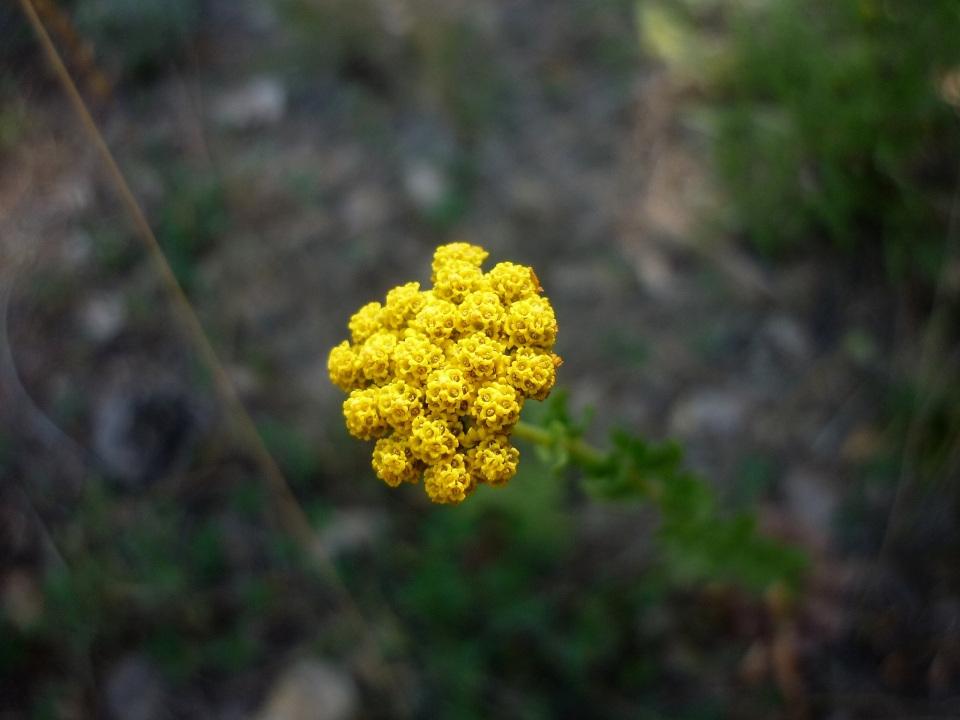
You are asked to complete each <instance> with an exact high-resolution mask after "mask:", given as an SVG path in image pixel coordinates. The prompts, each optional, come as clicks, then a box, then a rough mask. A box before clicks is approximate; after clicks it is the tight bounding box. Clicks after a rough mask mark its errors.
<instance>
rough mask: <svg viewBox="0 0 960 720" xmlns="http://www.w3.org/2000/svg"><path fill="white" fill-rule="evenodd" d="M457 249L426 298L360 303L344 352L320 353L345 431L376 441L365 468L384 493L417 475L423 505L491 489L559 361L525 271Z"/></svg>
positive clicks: (400, 290) (551, 327)
mask: <svg viewBox="0 0 960 720" xmlns="http://www.w3.org/2000/svg"><path fill="white" fill-rule="evenodd" d="M486 258H487V252H486V251H485V250H484V249H483V248H481V247H478V246H476V245H470V244H468V243H451V244H450V245H444V246H442V247H439V248H437V251H436V253H435V254H434V258H433V265H432V270H433V274H432V276H431V281H432V282H433V288H432V289H430V290H421V289H420V284H419V283H416V282H411V283H407V284H405V285H401V286H399V287H396V288H394V289H393V290H391V291H390V292H389V293H387V297H386V301H385V303H384V304H383V305H381V304H380V303H378V302H372V303H369V304H367V305H364V306H363V307H362V308H361V309H360V310H359V311H358V312H357V313H356V314H355V315H354V316H353V317H352V318H351V319H350V323H349V329H350V336H351V338H352V341H353V342H352V344H351V343H350V342H347V341H344V342H343V343H341V344H340V345H337V346H336V347H335V348H333V350H331V351H330V357H329V359H328V361H327V370H328V371H329V373H330V380H331V382H333V383H334V384H335V385H337V386H338V387H340V388H341V389H342V390H344V391H345V392H348V393H349V394H350V395H349V397H348V398H347V399H346V401H345V402H344V403H343V414H344V417H345V419H346V423H347V429H348V430H349V431H350V433H351V434H352V435H354V436H355V437H358V438H360V439H362V440H372V439H375V438H379V439H378V440H377V443H376V446H375V448H374V451H373V469H374V470H375V471H376V473H377V476H378V477H380V478H381V479H382V480H383V481H384V482H386V483H387V484H388V485H390V486H391V487H397V486H398V485H400V484H401V483H404V482H410V483H416V482H418V481H419V479H420V477H421V475H422V476H423V480H424V487H425V489H426V491H427V495H428V496H429V497H430V499H431V500H433V501H434V502H437V503H444V504H448V505H456V504H458V503H460V502H462V501H463V500H464V498H466V497H468V496H469V495H470V494H471V493H473V492H474V490H476V488H477V486H478V485H480V484H486V485H489V486H491V487H502V486H503V485H505V484H506V483H507V482H508V481H509V480H510V478H511V477H513V475H514V474H515V473H516V470H517V463H518V461H519V458H520V453H519V452H518V451H517V450H516V448H514V447H513V446H512V445H511V444H510V435H511V433H512V432H513V428H514V425H516V423H517V421H518V420H519V418H520V410H521V409H522V408H523V403H524V401H525V400H527V399H534V400H544V399H545V398H546V397H547V396H548V395H549V394H550V390H551V388H553V384H554V382H555V380H556V375H557V373H556V369H557V367H559V365H560V362H561V361H560V358H559V357H557V356H556V355H554V354H553V353H552V352H551V348H552V347H553V344H554V342H555V341H556V336H557V321H556V317H555V316H554V313H553V308H552V307H551V306H550V303H549V301H548V300H547V299H546V298H545V297H543V296H541V295H540V293H541V292H543V290H542V288H541V287H540V283H539V281H538V280H537V276H536V275H535V274H534V272H533V270H532V269H530V268H528V267H524V266H522V265H515V264H513V263H508V262H506V263H500V264H499V265H497V266H495V267H494V268H493V269H492V270H490V271H489V272H488V273H484V272H483V271H482V269H481V265H482V264H483V261H484V260H486Z"/></svg>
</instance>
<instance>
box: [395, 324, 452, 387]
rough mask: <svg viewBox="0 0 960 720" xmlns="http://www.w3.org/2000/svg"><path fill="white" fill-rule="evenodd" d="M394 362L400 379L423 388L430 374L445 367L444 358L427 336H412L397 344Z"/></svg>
mask: <svg viewBox="0 0 960 720" xmlns="http://www.w3.org/2000/svg"><path fill="white" fill-rule="evenodd" d="M393 360H394V365H395V366H396V371H397V377H398V378H400V379H401V380H405V381H406V382H408V383H411V384H413V385H417V386H422V385H423V384H424V383H425V382H426V381H427V377H428V376H429V375H430V373H432V372H433V371H434V370H437V369H439V368H440V367H441V366H442V365H443V362H444V356H443V350H441V349H440V348H439V347H437V346H436V345H434V344H433V343H432V342H430V340H429V339H428V338H427V337H426V336H424V335H411V336H409V337H406V338H404V339H403V340H402V341H401V342H400V343H398V344H397V347H396V348H395V349H394V351H393Z"/></svg>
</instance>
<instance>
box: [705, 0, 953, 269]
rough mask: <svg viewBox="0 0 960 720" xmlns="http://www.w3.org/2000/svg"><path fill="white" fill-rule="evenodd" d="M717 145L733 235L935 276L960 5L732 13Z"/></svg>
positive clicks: (821, 4) (819, 3)
mask: <svg viewBox="0 0 960 720" xmlns="http://www.w3.org/2000/svg"><path fill="white" fill-rule="evenodd" d="M731 18H732V21H731V26H732V36H733V43H732V57H731V58H730V71H729V75H728V76H727V77H726V79H725V81H724V82H721V83H720V84H719V85H718V90H719V92H720V96H721V98H722V109H721V111H720V113H719V122H718V125H717V137H716V146H715V151H716V161H717V167H718V170H719V176H720V178H721V180H722V182H723V184H724V185H725V187H726V190H727V191H728V192H729V195H730V198H731V200H732V202H733V208H734V212H735V217H734V218H733V223H734V225H735V227H737V228H739V229H741V230H743V231H744V232H745V233H746V234H747V235H748V236H749V238H750V240H751V241H752V242H753V243H754V244H755V245H756V246H757V247H758V248H759V249H761V250H763V251H767V252H772V251H779V250H783V249H787V248H792V247H796V246H799V245H801V244H803V243H806V242H808V241H810V240H812V239H814V238H818V237H819V238H826V239H827V240H828V241H829V242H830V243H831V244H832V245H833V246H835V247H837V248H841V249H844V250H855V249H857V248H862V247H864V246H865V245H868V244H877V245H880V246H882V251H883V255H884V258H885V260H886V264H887V267H888V270H889V271H890V273H891V274H892V275H893V276H894V277H899V278H902V277H904V276H905V275H914V276H916V275H921V276H924V275H925V276H927V277H929V276H930V275H932V274H933V273H934V272H935V270H936V267H937V265H938V262H939V255H940V251H941V249H942V245H943V236H944V232H945V229H946V225H947V216H948V214H949V198H950V195H951V193H952V191H953V189H954V185H955V183H956V175H957V167H956V166H957V159H958V158H960V122H958V119H957V115H956V108H955V107H952V106H951V104H950V103H951V102H956V101H957V99H958V98H957V96H956V90H955V89H953V90H951V88H954V86H955V85H956V84H957V72H958V69H960V4H958V3H957V2H955V0H930V1H929V2H922V3H918V2H913V1H912V0H889V1H886V2H880V1H879V0H830V1H829V2H827V1H823V0H776V1H772V2H765V3H761V4H759V5H754V6H751V7H750V8H749V9H747V8H739V9H737V10H735V11H733V12H732V13H731Z"/></svg>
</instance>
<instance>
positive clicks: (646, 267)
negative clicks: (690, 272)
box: [632, 243, 678, 301]
mask: <svg viewBox="0 0 960 720" xmlns="http://www.w3.org/2000/svg"><path fill="white" fill-rule="evenodd" d="M632 259H633V266H634V269H635V271H636V275H637V280H638V281H639V282H640V285H641V286H642V287H643V289H644V290H645V291H646V292H647V294H648V295H650V297H652V298H654V299H656V300H661V301H666V300H672V299H674V298H676V297H677V295H678V293H677V282H676V272H675V271H674V269H673V262H672V261H671V260H670V257H669V256H668V255H667V253H665V252H664V251H663V250H660V249H659V248H657V247H656V246H654V245H653V244H652V243H644V244H643V245H641V246H639V247H637V248H636V249H635V250H634V252H633V258H632Z"/></svg>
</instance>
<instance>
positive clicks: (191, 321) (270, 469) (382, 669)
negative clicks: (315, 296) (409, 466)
mask: <svg viewBox="0 0 960 720" xmlns="http://www.w3.org/2000/svg"><path fill="white" fill-rule="evenodd" d="M20 5H21V7H22V8H23V11H24V13H25V14H26V15H27V18H28V20H29V21H30V24H31V26H32V27H33V30H34V32H35V34H36V36H37V39H38V40H39V42H40V44H41V46H42V47H43V51H44V54H45V55H46V56H47V60H48V61H49V62H50V65H51V66H52V69H53V71H54V73H55V74H56V76H57V80H58V81H59V82H60V85H61V86H62V87H63V90H64V92H66V94H67V96H68V97H69V99H70V102H71V104H72V105H73V107H74V110H76V112H77V115H79V117H80V121H81V123H82V125H83V127H84V131H85V132H86V134H87V136H88V137H89V139H90V141H91V142H92V143H93V144H94V146H95V147H96V150H97V152H98V154H99V155H100V158H101V159H102V160H103V163H104V165H105V166H106V169H107V172H108V174H109V176H110V180H111V181H112V183H113V185H114V188H115V189H116V191H117V193H118V194H119V196H120V200H121V202H122V203H123V205H124V208H125V209H126V211H127V213H128V214H129V215H130V218H131V220H133V222H134V225H135V226H136V229H137V232H138V234H139V235H140V238H141V239H142V240H143V242H144V245H145V246H146V249H147V251H148V253H149V254H150V256H151V257H152V259H153V261H154V265H155V266H156V269H157V271H158V272H159V274H160V280H161V282H162V284H163V286H164V287H165V289H166V290H167V292H168V293H169V295H170V297H171V298H172V300H173V302H174V304H175V305H176V307H177V309H178V311H179V315H180V318H181V320H182V321H183V323H184V324H185V326H186V329H187V331H188V332H189V334H190V336H191V338H192V339H193V341H194V343H195V344H196V347H197V348H198V349H199V350H200V354H201V355H202V357H203V359H204V361H205V363H206V365H207V366H208V368H209V369H210V371H211V372H212V373H213V377H214V382H215V384H216V388H217V392H218V393H219V395H220V397H221V399H222V400H223V401H225V402H226V404H227V406H228V407H229V409H230V417H231V418H232V420H233V421H234V423H236V430H238V431H239V432H240V434H241V436H242V437H243V438H244V439H245V440H246V441H247V442H248V443H249V448H250V449H251V451H252V453H253V456H254V459H255V460H256V463H257V465H258V466H259V468H260V471H261V472H262V473H263V475H264V478H265V479H266V482H267V484H268V487H269V490H270V496H271V498H272V500H273V510H274V511H275V512H276V514H277V516H278V519H279V521H280V524H281V526H282V527H283V529H284V530H285V531H286V532H287V534H288V535H289V536H290V537H291V539H292V540H293V541H294V542H296V543H297V545H299V546H300V547H301V548H302V549H303V550H304V551H305V552H306V554H307V556H308V557H309V558H310V559H311V561H312V562H313V564H314V566H315V569H316V570H317V571H318V572H319V573H320V574H321V575H322V576H323V578H324V579H325V580H326V581H327V583H328V584H329V586H330V588H331V589H332V590H333V592H334V594H335V596H336V598H337V601H338V602H339V604H340V607H341V609H342V612H343V613H344V615H345V616H346V618H347V620H348V621H349V623H350V624H351V625H352V626H353V628H354V631H355V632H357V633H358V635H359V636H360V637H361V638H362V647H361V649H362V650H363V655H364V660H365V663H366V664H367V665H368V667H367V668H365V670H367V671H368V673H369V674H370V675H371V676H372V679H374V680H375V681H376V682H377V684H378V685H380V686H381V689H382V690H385V691H388V692H389V694H391V695H392V696H393V697H394V701H395V702H396V708H395V711H396V713H397V715H398V716H399V717H404V718H406V717H412V709H411V707H410V704H409V702H408V700H407V697H406V693H405V691H404V690H403V688H402V686H401V684H400V682H399V680H398V679H397V677H396V676H395V674H394V673H393V671H392V670H391V668H390V667H389V666H388V664H387V662H386V660H385V659H384V657H383V654H382V653H381V651H380V647H379V644H378V643H377V640H376V637H375V636H374V633H373V631H372V629H371V628H370V626H369V625H368V624H367V622H366V621H365V620H364V618H363V615H362V613H361V612H360V609H359V607H358V606H357V603H356V601H355V600H354V599H353V596H352V595H351V594H350V591H349V589H348V588H347V587H346V585H345V584H344V582H343V580H342V579H341V577H340V575H339V573H338V572H337V569H336V567H335V565H334V564H333V561H332V560H331V558H330V554H329V552H328V550H327V547H326V546H325V544H324V543H323V541H322V540H321V539H320V538H319V537H318V536H317V534H316V533H315V532H314V530H313V528H312V527H311V525H310V522H309V520H308V519H307V516H306V514H305V513H304V511H303V508H302V507H300V504H299V503H298V502H297V499H296V497H295V496H294V494H293V491H292V490H291V489H290V486H289V484H288V483H287V481H286V479H285V478H284V476H283V473H282V471H281V470H280V468H279V466H278V465H277V463H276V461H275V460H274V459H273V456H272V455H271V454H270V451H269V450H268V449H267V446H266V444H265V443H264V442H263V438H261V437H260V433H259V432H258V431H257V429H256V426H255V425H254V422H253V420H252V418H251V417H250V415H249V413H248V412H247V410H246V408H244V406H243V403H242V402H241V401H240V398H239V396H238V395H237V392H236V389H235V388H234V387H233V384H232V383H231V382H230V379H229V377H228V376H227V372H226V370H225V369H224V367H223V365H222V364H221V363H220V360H219V359H218V358H217V354H216V352H215V351H214V349H213V346H212V345H211V344H210V341H209V340H208V339H207V336H206V334H205V333H204V331H203V327H202V326H201V324H200V321H199V320H198V319H197V316H196V314H195V313H194V311H193V308H192V307H191V305H190V302H189V301H188V300H187V297H186V295H184V292H183V289H182V288H181V287H180V284H179V283H178V282H177V279H176V277H175V276H174V274H173V270H172V269H171V267H170V264H169V263H168V262H167V259H166V256H164V254H163V250H162V249H161V248H160V244H159V243H158V242H157V238H156V236H155V235H154V234H153V230H152V229H151V228H150V224H149V223H148V222H147V219H146V217H145V216H144V214H143V211H142V210H141V209H140V206H139V204H138V203H137V201H136V199H135V198H134V196H133V193H132V192H131V190H130V187H129V185H128V184H127V182H126V179H125V178H124V176H123V173H122V172H121V171H120V168H119V167H118V166H117V163H116V161H115V160H114V158H113V154H112V153H111V152H110V149H109V147H107V144H106V142H105V141H104V139H103V136H102V135H101V133H100V130H99V128H98V127H97V124H96V122H95V121H94V119H93V117H92V116H91V114H90V111H89V109H88V108H87V105H86V103H85V102H84V100H83V97H82V96H81V95H80V92H79V91H78V90H77V87H76V85H75V84H74V82H73V79H72V78H71V77H70V73H69V71H68V70H67V68H66V66H65V65H64V62H63V60H62V58H61V57H60V54H59V52H58V51H57V49H56V46H55V45H54V44H53V41H52V40H51V39H50V35H49V34H48V33H47V31H46V28H45V27H44V25H43V23H42V22H41V20H40V18H39V16H38V15H37V12H36V9H35V8H34V6H33V2H32V0H20Z"/></svg>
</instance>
